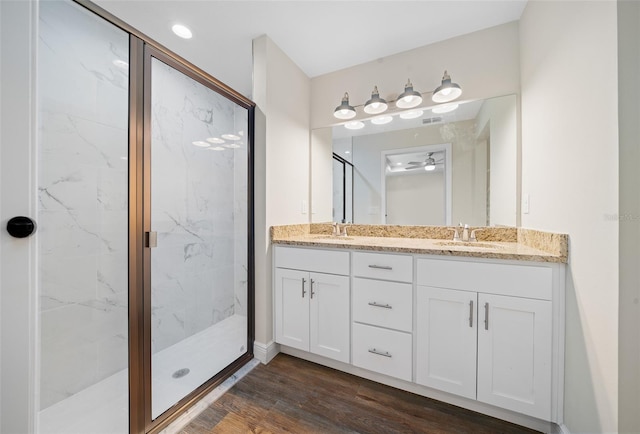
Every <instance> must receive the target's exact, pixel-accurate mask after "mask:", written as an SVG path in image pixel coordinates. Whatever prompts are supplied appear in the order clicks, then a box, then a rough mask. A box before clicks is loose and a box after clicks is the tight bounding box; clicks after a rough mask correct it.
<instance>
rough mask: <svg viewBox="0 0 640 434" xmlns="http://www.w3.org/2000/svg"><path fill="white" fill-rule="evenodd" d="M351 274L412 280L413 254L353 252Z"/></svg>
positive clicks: (404, 280) (373, 277)
mask: <svg viewBox="0 0 640 434" xmlns="http://www.w3.org/2000/svg"><path fill="white" fill-rule="evenodd" d="M353 275H354V276H358V277H369V278H372V279H384V280H396V281H398V282H412V281H413V256H406V255H388V254H384V253H364V252H354V253H353Z"/></svg>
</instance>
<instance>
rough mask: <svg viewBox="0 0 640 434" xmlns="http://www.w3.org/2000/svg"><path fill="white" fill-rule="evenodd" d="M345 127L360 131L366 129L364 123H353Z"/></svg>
mask: <svg viewBox="0 0 640 434" xmlns="http://www.w3.org/2000/svg"><path fill="white" fill-rule="evenodd" d="M344 127H345V128H346V129H348V130H359V129H360V128H364V123H362V122H360V121H351V122H347V123H346V124H344Z"/></svg>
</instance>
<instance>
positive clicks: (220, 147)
mask: <svg viewBox="0 0 640 434" xmlns="http://www.w3.org/2000/svg"><path fill="white" fill-rule="evenodd" d="M207 150H208V151H224V148H223V147H222V146H213V147H211V148H207Z"/></svg>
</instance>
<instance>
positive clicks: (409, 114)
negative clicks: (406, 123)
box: [400, 110, 424, 119]
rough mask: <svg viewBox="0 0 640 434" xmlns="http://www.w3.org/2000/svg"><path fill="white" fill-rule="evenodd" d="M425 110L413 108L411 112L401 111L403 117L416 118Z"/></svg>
mask: <svg viewBox="0 0 640 434" xmlns="http://www.w3.org/2000/svg"><path fill="white" fill-rule="evenodd" d="M423 114H424V112H423V111H422V110H411V111H409V112H404V113H400V118H401V119H415V118H419V117H420V116H422V115H423Z"/></svg>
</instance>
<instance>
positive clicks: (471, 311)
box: [469, 300, 473, 328]
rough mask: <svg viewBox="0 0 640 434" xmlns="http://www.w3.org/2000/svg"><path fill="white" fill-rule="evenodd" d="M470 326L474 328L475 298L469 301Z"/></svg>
mask: <svg viewBox="0 0 640 434" xmlns="http://www.w3.org/2000/svg"><path fill="white" fill-rule="evenodd" d="M469 327H471V328H473V300H471V301H470V302H469Z"/></svg>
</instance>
